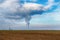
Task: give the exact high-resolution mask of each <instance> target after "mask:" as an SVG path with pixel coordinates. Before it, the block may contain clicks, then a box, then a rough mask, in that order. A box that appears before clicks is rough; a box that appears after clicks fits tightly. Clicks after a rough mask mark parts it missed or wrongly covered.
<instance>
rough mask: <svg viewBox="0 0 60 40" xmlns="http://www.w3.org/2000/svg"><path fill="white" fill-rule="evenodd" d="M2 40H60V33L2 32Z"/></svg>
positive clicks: (34, 31) (42, 31) (38, 31)
mask: <svg viewBox="0 0 60 40" xmlns="http://www.w3.org/2000/svg"><path fill="white" fill-rule="evenodd" d="M0 40H60V31H58V30H56V31H54V30H49V31H47V30H14V31H13V30H11V31H7V30H0Z"/></svg>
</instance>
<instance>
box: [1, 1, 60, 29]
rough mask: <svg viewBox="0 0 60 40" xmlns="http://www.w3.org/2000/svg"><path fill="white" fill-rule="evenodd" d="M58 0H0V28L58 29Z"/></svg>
mask: <svg viewBox="0 0 60 40" xmlns="http://www.w3.org/2000/svg"><path fill="white" fill-rule="evenodd" d="M59 10H60V0H0V30H9V27H10V28H11V29H12V30H27V29H28V27H27V25H28V23H30V24H29V30H60V11H59Z"/></svg>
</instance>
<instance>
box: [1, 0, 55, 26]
mask: <svg viewBox="0 0 60 40" xmlns="http://www.w3.org/2000/svg"><path fill="white" fill-rule="evenodd" d="M34 1H36V0H34ZM53 5H55V4H54V0H48V2H47V5H46V6H44V5H43V4H38V3H27V2H26V1H25V2H24V3H23V4H21V3H20V2H19V0H4V1H2V3H0V17H1V18H0V20H3V21H4V22H7V21H8V22H9V23H10V22H11V21H14V22H12V23H14V24H15V21H16V20H21V19H23V18H25V22H26V23H27V25H28V26H29V21H30V20H31V16H33V15H36V14H43V13H44V12H45V11H47V10H50V8H51V7H52V6H53ZM2 18H3V19H2ZM7 24H8V23H7Z"/></svg>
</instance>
